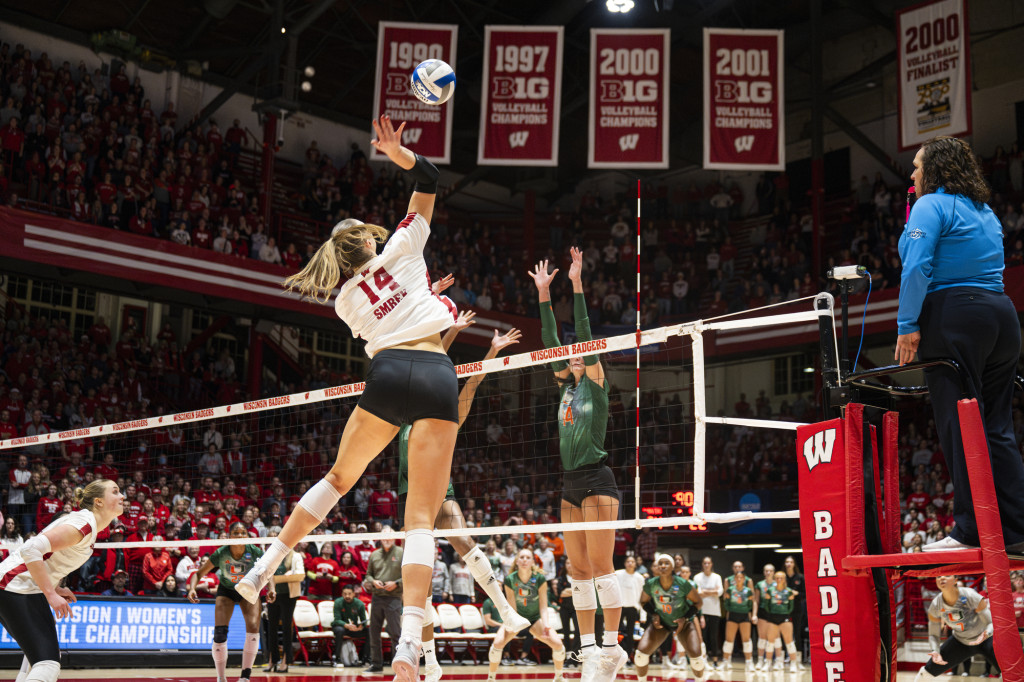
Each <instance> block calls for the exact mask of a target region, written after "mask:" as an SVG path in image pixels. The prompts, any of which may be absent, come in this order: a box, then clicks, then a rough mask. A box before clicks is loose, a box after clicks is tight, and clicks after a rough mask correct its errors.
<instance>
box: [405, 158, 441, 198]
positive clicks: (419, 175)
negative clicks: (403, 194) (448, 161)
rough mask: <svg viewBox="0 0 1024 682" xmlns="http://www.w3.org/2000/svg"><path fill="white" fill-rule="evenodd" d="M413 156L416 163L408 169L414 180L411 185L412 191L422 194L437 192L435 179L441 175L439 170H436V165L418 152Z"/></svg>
mask: <svg viewBox="0 0 1024 682" xmlns="http://www.w3.org/2000/svg"><path fill="white" fill-rule="evenodd" d="M415 156H416V165H415V166H413V167H412V168H410V169H409V174H410V175H412V179H413V180H415V181H416V183H415V184H414V185H413V186H412V191H414V192H421V193H423V194H437V179H438V178H439V177H441V172H440V171H438V170H437V166H435V165H434V164H432V163H430V161H428V160H427V159H425V158H423V157H422V156H420V155H419V154H416V155H415Z"/></svg>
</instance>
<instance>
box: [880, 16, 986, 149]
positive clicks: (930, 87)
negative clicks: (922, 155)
mask: <svg viewBox="0 0 1024 682" xmlns="http://www.w3.org/2000/svg"><path fill="white" fill-rule="evenodd" d="M965 4H966V3H965V2H964V0H937V1H936V2H929V3H925V4H921V5H915V6H914V7H909V8H907V9H905V10H901V11H899V12H897V13H896V35H897V37H898V38H897V46H898V47H897V54H898V57H897V60H896V63H897V64H898V70H897V75H898V76H899V79H900V84H899V87H898V88H897V89H896V94H897V98H898V100H899V111H900V149H911V148H913V147H916V146H918V145H919V144H921V143H922V142H924V141H925V140H927V139H929V138H932V137H934V136H936V135H969V134H970V132H971V69H970V64H969V61H970V54H969V40H968V32H967V11H966V9H967V8H966V6H965Z"/></svg>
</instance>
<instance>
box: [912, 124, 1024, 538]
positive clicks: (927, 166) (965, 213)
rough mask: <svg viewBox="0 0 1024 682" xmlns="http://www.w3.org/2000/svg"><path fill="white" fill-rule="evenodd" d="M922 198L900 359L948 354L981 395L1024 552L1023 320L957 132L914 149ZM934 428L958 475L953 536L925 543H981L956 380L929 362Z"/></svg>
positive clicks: (997, 233) (915, 220)
mask: <svg viewBox="0 0 1024 682" xmlns="http://www.w3.org/2000/svg"><path fill="white" fill-rule="evenodd" d="M911 178H912V179H913V180H914V190H915V192H916V194H917V201H916V203H915V204H914V208H913V210H912V211H911V212H910V220H909V221H908V222H907V225H906V227H905V228H904V230H903V234H902V236H901V237H900V244H899V251H900V258H901V259H902V261H903V276H902V282H901V284H900V306H899V314H898V317H897V323H898V326H899V329H898V333H899V336H898V337H897V339H896V361H897V362H898V363H899V364H901V365H902V364H905V363H907V362H910V361H912V360H913V359H914V353H915V351H918V352H920V355H921V359H922V360H931V359H936V358H952V359H953V360H956V362H957V363H958V364H959V365H960V367H961V369H962V370H963V371H964V372H965V373H966V376H967V380H968V385H967V389H968V390H969V391H970V395H969V396H967V397H974V398H977V399H978V403H979V407H980V408H981V414H982V419H983V422H984V424H985V435H986V438H987V439H988V447H989V453H990V455H991V459H992V474H993V478H994V480H995V488H996V500H997V502H998V503H999V514H1000V517H1001V518H1002V524H1003V539H1004V541H1005V542H1006V545H1007V549H1009V550H1011V551H1014V552H1019V551H1022V550H1024V495H1022V494H1021V491H1024V463H1022V460H1021V454H1020V450H1019V449H1018V447H1017V441H1016V438H1015V437H1014V431H1013V415H1012V401H1013V390H1014V386H1013V384H1014V378H1015V376H1016V367H1017V361H1018V359H1019V357H1020V349H1021V346H1020V344H1021V332H1020V321H1019V320H1018V319H1017V312H1016V309H1015V308H1014V305H1013V302H1012V301H1011V300H1010V298H1009V297H1008V296H1007V295H1006V294H1004V293H1003V234H1002V228H1001V226H1000V223H999V220H998V219H997V218H996V216H995V214H994V213H993V212H992V209H991V208H989V207H988V205H987V204H986V203H985V202H986V201H988V198H989V189H988V186H987V185H986V184H985V181H984V179H983V178H982V174H981V169H980V168H979V166H978V162H977V159H976V158H975V156H974V154H973V152H972V151H971V148H970V146H969V145H968V144H967V143H966V142H964V141H963V140H959V139H957V138H953V137H937V138H934V139H932V140H930V141H928V142H925V143H924V145H923V146H922V147H921V149H920V150H919V151H918V152H917V156H915V157H914V173H913V175H911ZM925 377H926V379H927V382H928V391H929V393H930V394H931V399H932V407H933V409H934V411H935V428H936V429H937V430H938V436H939V443H940V444H941V445H942V452H943V455H945V458H946V467H947V468H948V469H949V473H950V476H951V477H952V479H953V519H954V520H955V522H956V524H955V526H954V528H953V530H952V531H951V532H950V535H949V537H946V538H943V539H942V540H939V541H938V542H933V543H931V544H929V545H925V546H924V548H923V549H924V551H926V552H927V551H938V550H946V549H961V548H963V547H977V546H978V545H979V539H978V527H977V523H976V521H975V518H974V510H973V503H972V500H971V488H970V484H969V482H968V477H967V463H966V460H965V458H964V448H963V441H962V440H961V435H960V421H959V418H958V416H957V409H956V403H957V401H958V400H959V399H960V398H961V397H962V396H961V395H960V382H959V380H958V378H957V376H956V372H954V371H953V370H951V369H948V368H945V367H933V368H930V369H927V370H925Z"/></svg>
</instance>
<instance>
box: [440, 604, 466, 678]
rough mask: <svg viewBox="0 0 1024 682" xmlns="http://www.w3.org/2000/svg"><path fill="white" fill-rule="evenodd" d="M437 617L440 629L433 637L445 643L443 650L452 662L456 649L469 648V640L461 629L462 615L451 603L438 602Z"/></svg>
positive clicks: (464, 650)
mask: <svg viewBox="0 0 1024 682" xmlns="http://www.w3.org/2000/svg"><path fill="white" fill-rule="evenodd" d="M437 618H438V620H437V622H439V623H440V624H441V630H442V631H441V632H439V633H437V634H436V635H435V636H434V638H435V639H437V640H439V641H443V642H444V643H445V651H447V652H448V658H449V659H451V662H452V663H454V662H455V653H456V652H457V651H458V652H460V653H464V652H466V651H468V650H470V649H471V647H470V646H469V640H468V639H467V638H466V635H465V633H464V632H463V629H462V616H460V615H459V610H458V609H457V608H455V606H453V605H452V604H438V605H437ZM474 660H475V656H474Z"/></svg>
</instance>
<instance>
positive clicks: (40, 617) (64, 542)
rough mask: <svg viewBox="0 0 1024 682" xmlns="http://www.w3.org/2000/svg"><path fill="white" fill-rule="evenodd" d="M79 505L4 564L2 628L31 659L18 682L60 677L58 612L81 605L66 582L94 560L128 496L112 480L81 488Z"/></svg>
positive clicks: (66, 614) (77, 498) (0, 565)
mask: <svg viewBox="0 0 1024 682" xmlns="http://www.w3.org/2000/svg"><path fill="white" fill-rule="evenodd" d="M75 503H76V505H77V506H79V507H81V510H80V511H76V512H72V513H70V514H67V515H65V516H62V517H60V518H59V519H56V520H55V521H53V522H52V523H50V525H48V526H47V527H46V528H44V529H43V531H42V532H41V533H40V534H39V535H37V536H35V537H34V538H31V539H29V540H28V541H26V542H25V543H24V544H23V545H22V546H21V547H19V548H18V549H16V550H14V552H12V553H11V555H10V556H9V557H7V559H5V560H4V561H3V563H0V624H2V625H3V626H4V628H5V629H6V630H7V632H8V634H10V636H11V637H13V638H14V641H16V642H17V643H18V646H19V647H20V648H21V651H22V653H24V655H25V657H24V659H23V660H22V663H21V671H20V672H19V673H18V676H17V677H16V678H15V680H16V682H54V680H56V679H57V678H58V677H59V676H60V644H59V642H58V640H57V623H56V621H55V620H54V617H53V612H55V613H56V615H57V618H68V617H70V616H71V606H70V604H73V603H74V602H75V601H76V600H75V595H74V594H73V593H72V592H71V590H69V589H68V588H66V587H60V581H61V580H63V579H64V578H65V577H66V576H67V575H68V574H69V573H71V572H72V571H75V570H76V569H78V568H79V567H81V566H82V564H84V563H85V562H86V561H87V560H88V559H89V557H91V556H92V546H93V544H94V543H95V542H96V534H97V533H98V532H99V531H101V530H103V529H104V528H106V527H107V526H108V525H110V522H111V521H113V520H114V519H115V518H117V517H118V516H120V515H121V513H122V511H124V507H123V504H124V495H122V494H121V491H120V489H118V487H117V484H116V483H114V482H113V481H108V480H106V479H99V480H96V481H93V482H92V483H90V484H89V485H87V486H85V488H84V489H83V488H76V489H75ZM50 609H53V612H51V611H50Z"/></svg>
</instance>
